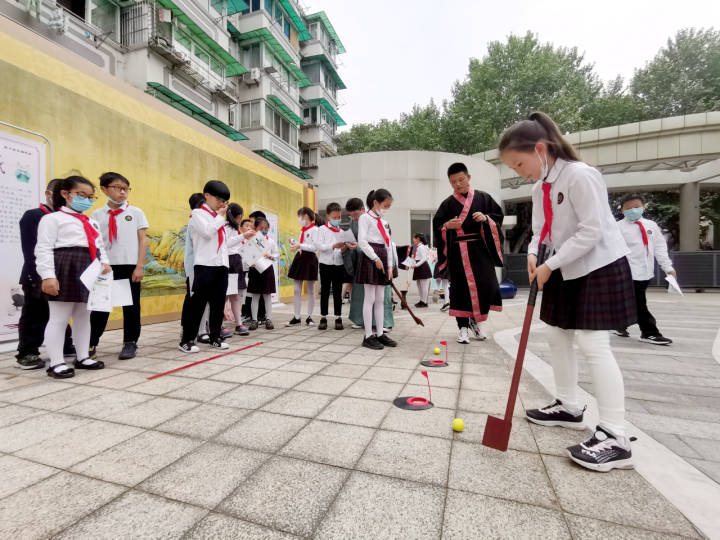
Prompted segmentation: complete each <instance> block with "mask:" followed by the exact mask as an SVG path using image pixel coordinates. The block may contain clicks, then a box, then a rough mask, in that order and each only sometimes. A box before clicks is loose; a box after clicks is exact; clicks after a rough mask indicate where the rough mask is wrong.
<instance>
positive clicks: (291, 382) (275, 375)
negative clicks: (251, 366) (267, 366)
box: [253, 371, 310, 388]
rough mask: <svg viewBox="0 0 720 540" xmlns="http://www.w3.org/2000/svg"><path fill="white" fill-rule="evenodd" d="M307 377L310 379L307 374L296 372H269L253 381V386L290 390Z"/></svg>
mask: <svg viewBox="0 0 720 540" xmlns="http://www.w3.org/2000/svg"><path fill="white" fill-rule="evenodd" d="M308 377H310V375H309V374H307V373H299V372H297V371H271V372H270V373H267V374H265V375H263V376H262V377H258V378H257V379H255V380H253V384H257V385H260V386H272V387H274V388H292V387H293V386H295V385H296V384H298V383H301V382H302V381H304V380H305V379H307V378H308Z"/></svg>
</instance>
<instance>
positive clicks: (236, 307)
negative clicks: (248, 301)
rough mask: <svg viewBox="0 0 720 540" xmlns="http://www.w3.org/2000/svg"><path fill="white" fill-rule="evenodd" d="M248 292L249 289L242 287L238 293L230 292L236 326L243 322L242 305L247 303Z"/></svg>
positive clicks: (229, 298) (231, 307) (229, 296)
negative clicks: (246, 294)
mask: <svg viewBox="0 0 720 540" xmlns="http://www.w3.org/2000/svg"><path fill="white" fill-rule="evenodd" d="M246 292H247V289H240V290H239V291H238V293H237V294H229V295H228V297H227V298H228V300H229V301H230V309H232V312H233V318H234V319H235V325H236V326H240V325H241V324H242V306H243V304H244V303H245V293H246Z"/></svg>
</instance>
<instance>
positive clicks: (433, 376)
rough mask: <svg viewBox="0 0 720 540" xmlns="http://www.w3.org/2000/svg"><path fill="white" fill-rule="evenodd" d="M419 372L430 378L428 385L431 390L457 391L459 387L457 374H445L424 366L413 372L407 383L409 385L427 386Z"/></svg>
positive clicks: (425, 380)
mask: <svg viewBox="0 0 720 540" xmlns="http://www.w3.org/2000/svg"><path fill="white" fill-rule="evenodd" d="M421 370H424V371H427V372H428V377H429V378H430V385H431V386H432V388H433V390H434V389H435V388H453V389H457V388H458V387H459V386H460V374H459V373H445V372H443V371H440V370H439V369H434V370H433V369H427V368H425V367H424V366H423V367H419V368H418V369H417V370H416V371H415V372H413V375H412V377H410V380H409V381H408V383H409V384H417V385H420V386H423V385H427V379H425V377H424V376H423V374H422V373H421ZM463 387H464V380H463Z"/></svg>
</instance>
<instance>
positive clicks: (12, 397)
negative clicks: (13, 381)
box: [0, 377, 73, 403]
mask: <svg viewBox="0 0 720 540" xmlns="http://www.w3.org/2000/svg"><path fill="white" fill-rule="evenodd" d="M47 379H48V377H45V378H44V379H43V380H42V381H41V382H37V383H35V384H27V385H24V386H20V387H18V388H13V389H12V390H5V391H3V392H2V394H1V395H0V399H1V400H2V401H5V402H6V403H21V402H23V401H27V400H29V399H33V398H37V397H40V396H45V395H47V394H52V393H55V392H60V391H61V390H67V389H69V388H72V387H73V385H72V384H70V383H67V382H62V381H57V380H55V381H49V380H47Z"/></svg>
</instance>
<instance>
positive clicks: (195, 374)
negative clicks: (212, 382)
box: [173, 360, 230, 379]
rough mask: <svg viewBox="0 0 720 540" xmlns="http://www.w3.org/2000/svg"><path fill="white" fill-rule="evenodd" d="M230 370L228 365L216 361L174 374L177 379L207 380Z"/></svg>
mask: <svg viewBox="0 0 720 540" xmlns="http://www.w3.org/2000/svg"><path fill="white" fill-rule="evenodd" d="M228 369H230V366H228V365H227V364H218V363H216V362H215V361H214V360H213V361H212V362H205V363H203V364H197V365H194V366H191V367H188V368H186V369H182V370H180V371H176V372H175V373H173V376H175V377H187V378H190V379H205V378H207V377H212V376H213V375H217V374H218V373H222V372H223V371H227V370H228Z"/></svg>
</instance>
